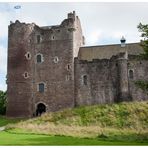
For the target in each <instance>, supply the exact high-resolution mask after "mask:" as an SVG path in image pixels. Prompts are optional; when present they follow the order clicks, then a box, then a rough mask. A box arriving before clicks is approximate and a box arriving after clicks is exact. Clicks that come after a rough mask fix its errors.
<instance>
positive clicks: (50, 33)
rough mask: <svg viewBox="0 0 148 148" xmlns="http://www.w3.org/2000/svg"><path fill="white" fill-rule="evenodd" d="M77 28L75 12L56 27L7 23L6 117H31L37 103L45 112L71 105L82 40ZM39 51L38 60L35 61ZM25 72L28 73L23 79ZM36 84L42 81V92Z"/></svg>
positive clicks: (77, 19)
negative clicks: (78, 53)
mask: <svg viewBox="0 0 148 148" xmlns="http://www.w3.org/2000/svg"><path fill="white" fill-rule="evenodd" d="M29 27H30V28H29ZM80 30H81V26H80V21H79V18H78V17H77V16H76V15H75V12H73V13H70V14H68V18H67V19H65V20H64V21H63V22H62V23H61V24H60V25H58V26H50V27H48V26H47V27H38V26H37V25H35V24H31V25H29V24H24V23H20V22H16V23H14V24H11V25H10V27H9V43H8V44H9V47H8V106H7V116H16V117H17V116H18V117H22V116H33V115H35V114H36V107H37V105H38V104H39V103H43V104H44V105H45V106H46V110H47V111H57V110H60V109H62V108H67V107H73V106H74V55H75V54H77V52H78V49H79V47H80V46H81V45H82V43H83V36H82V31H80ZM38 38H39V40H38ZM27 52H29V53H30V55H31V58H30V59H29V60H28V59H26V57H25V55H26V54H27ZM38 54H40V55H42V62H41V63H37V55H38ZM24 72H28V74H29V77H28V78H26V79H24V78H23V74H24ZM39 83H44V85H45V91H44V92H39V91H38V85H39ZM14 107H15V108H14ZM21 110H22V111H21Z"/></svg>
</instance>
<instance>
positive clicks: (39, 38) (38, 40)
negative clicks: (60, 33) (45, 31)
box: [37, 35, 41, 43]
mask: <svg viewBox="0 0 148 148" xmlns="http://www.w3.org/2000/svg"><path fill="white" fill-rule="evenodd" d="M40 42H41V36H40V35H37V43H40Z"/></svg>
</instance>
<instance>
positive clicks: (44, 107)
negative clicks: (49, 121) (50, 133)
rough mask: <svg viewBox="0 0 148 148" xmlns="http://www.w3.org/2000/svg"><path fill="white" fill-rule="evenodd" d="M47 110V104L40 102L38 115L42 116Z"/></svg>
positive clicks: (37, 109) (37, 110)
mask: <svg viewBox="0 0 148 148" xmlns="http://www.w3.org/2000/svg"><path fill="white" fill-rule="evenodd" d="M45 112H46V106H45V105H44V104H43V103H39V104H38V105H37V108H36V116H41V115H42V114H43V113H45Z"/></svg>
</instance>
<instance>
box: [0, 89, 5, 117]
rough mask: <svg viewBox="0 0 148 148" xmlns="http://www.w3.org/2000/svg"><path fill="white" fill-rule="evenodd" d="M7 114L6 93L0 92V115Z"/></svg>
mask: <svg viewBox="0 0 148 148" xmlns="http://www.w3.org/2000/svg"><path fill="white" fill-rule="evenodd" d="M5 114H6V92H3V91H1V90H0V115H5Z"/></svg>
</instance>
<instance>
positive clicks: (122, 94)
mask: <svg viewBox="0 0 148 148" xmlns="http://www.w3.org/2000/svg"><path fill="white" fill-rule="evenodd" d="M127 61H128V54H127V52H121V53H119V54H118V59H117V68H118V89H117V90H118V95H117V99H118V100H117V101H119V102H120V101H128V100H129V84H128V83H129V82H128V67H127V63H128V62H127Z"/></svg>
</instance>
